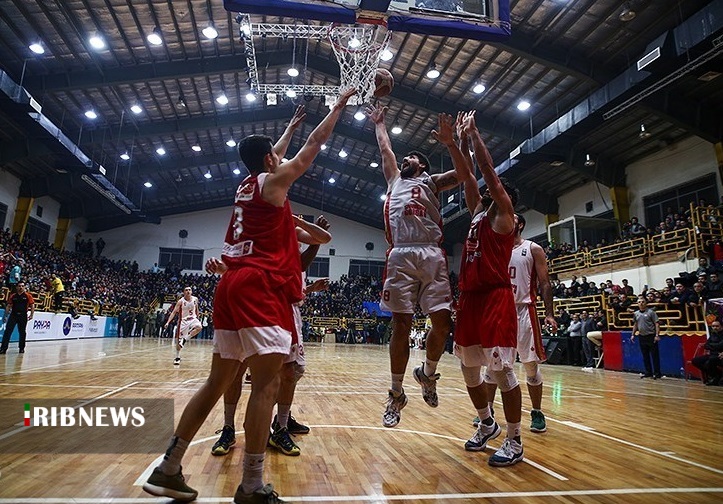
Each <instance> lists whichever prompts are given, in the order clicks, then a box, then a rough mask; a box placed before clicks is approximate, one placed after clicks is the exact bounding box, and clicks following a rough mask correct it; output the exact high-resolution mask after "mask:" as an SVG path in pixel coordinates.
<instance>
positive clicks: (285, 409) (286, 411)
mask: <svg viewBox="0 0 723 504" xmlns="http://www.w3.org/2000/svg"><path fill="white" fill-rule="evenodd" d="M290 414H291V404H279V405H278V406H277V407H276V421H277V422H279V426H281V427H282V428H283V427H288V426H289V415H290Z"/></svg>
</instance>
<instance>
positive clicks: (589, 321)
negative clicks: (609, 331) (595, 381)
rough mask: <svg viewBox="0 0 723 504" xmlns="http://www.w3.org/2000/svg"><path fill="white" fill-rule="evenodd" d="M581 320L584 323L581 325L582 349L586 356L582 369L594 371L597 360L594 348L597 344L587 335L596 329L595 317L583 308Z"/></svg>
mask: <svg viewBox="0 0 723 504" xmlns="http://www.w3.org/2000/svg"><path fill="white" fill-rule="evenodd" d="M580 322H582V325H581V326H580V336H581V340H582V341H581V343H582V351H583V354H584V356H585V364H584V365H583V367H582V370H583V371H592V369H593V367H594V366H595V361H594V360H593V350H594V348H595V345H594V344H593V342H592V341H590V339H589V338H588V337H587V335H588V333H591V332H593V331H595V319H593V318H592V317H590V315H589V314H588V312H587V310H583V312H582V317H581V319H580Z"/></svg>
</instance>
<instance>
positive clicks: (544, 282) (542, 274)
mask: <svg viewBox="0 0 723 504" xmlns="http://www.w3.org/2000/svg"><path fill="white" fill-rule="evenodd" d="M530 249H531V250H532V258H533V259H534V260H535V272H536V273H537V283H538V284H539V286H540V295H541V296H542V302H543V303H544V304H545V324H547V325H549V326H552V328H553V330H554V332H557V321H556V320H555V312H554V310H553V306H552V285H550V275H549V273H548V270H547V256H545V251H544V250H542V247H540V246H539V245H538V244H536V243H533V244H532V246H531V247H530Z"/></svg>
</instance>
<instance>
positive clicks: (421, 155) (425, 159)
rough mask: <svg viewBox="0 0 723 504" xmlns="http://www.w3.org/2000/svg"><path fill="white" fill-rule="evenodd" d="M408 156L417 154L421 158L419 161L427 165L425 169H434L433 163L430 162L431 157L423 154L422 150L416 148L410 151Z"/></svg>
mask: <svg viewBox="0 0 723 504" xmlns="http://www.w3.org/2000/svg"><path fill="white" fill-rule="evenodd" d="M407 156H417V159H419V162H420V163H422V164H423V165H424V166H426V168H425V170H424V171H429V170H431V169H432V163H430V162H429V158H428V157H427V156H425V155H424V154H422V153H421V152H419V151H416V150H413V151H409V153H407Z"/></svg>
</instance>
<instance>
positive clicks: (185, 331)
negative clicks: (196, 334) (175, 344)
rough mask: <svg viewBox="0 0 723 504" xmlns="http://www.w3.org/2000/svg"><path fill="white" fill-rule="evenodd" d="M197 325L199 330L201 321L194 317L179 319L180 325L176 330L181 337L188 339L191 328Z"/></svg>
mask: <svg viewBox="0 0 723 504" xmlns="http://www.w3.org/2000/svg"><path fill="white" fill-rule="evenodd" d="M197 327H198V329H199V330H200V329H201V328H202V327H203V326H202V325H201V321H200V320H198V319H197V318H195V317H193V318H189V319H185V320H181V326H180V328H179V330H178V334H179V335H180V336H181V338H186V339H188V335H189V334H190V333H191V331H192V330H193V329H195V328H197Z"/></svg>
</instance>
